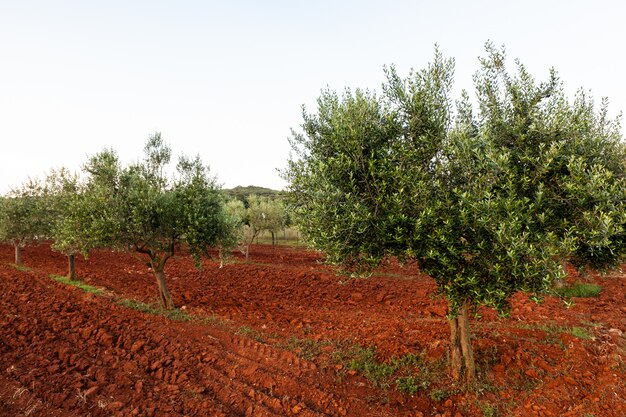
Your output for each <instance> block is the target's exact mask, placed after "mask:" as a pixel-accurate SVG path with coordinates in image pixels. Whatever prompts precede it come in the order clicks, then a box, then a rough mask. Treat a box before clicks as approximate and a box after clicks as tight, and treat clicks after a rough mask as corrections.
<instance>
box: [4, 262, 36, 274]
mask: <svg viewBox="0 0 626 417" xmlns="http://www.w3.org/2000/svg"><path fill="white" fill-rule="evenodd" d="M9 265H11V266H12V267H13V268H15V269H17V270H18V271H21V272H28V271H32V270H33V268H30V267H28V266H26V265H18V264H9Z"/></svg>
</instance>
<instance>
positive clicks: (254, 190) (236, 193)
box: [222, 185, 285, 200]
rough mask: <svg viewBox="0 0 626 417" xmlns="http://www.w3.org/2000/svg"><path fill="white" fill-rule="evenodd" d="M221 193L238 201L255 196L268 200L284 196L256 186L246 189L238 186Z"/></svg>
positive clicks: (280, 192)
mask: <svg viewBox="0 0 626 417" xmlns="http://www.w3.org/2000/svg"><path fill="white" fill-rule="evenodd" d="M222 191H223V192H225V193H226V194H228V195H229V196H231V197H234V198H238V199H240V200H245V199H246V197H248V196H250V195H252V194H255V195H258V196H263V197H269V198H272V199H273V198H277V197H283V196H284V195H285V192H284V191H278V190H272V189H271V188H265V187H258V186H256V185H248V186H247V187H243V186H241V185H238V186H237V187H235V188H230V189H229V188H224V189H222Z"/></svg>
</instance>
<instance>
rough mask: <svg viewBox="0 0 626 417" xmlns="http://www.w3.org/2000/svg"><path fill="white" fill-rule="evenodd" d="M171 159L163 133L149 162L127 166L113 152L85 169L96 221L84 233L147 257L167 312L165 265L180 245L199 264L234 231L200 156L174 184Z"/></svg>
mask: <svg viewBox="0 0 626 417" xmlns="http://www.w3.org/2000/svg"><path fill="white" fill-rule="evenodd" d="M170 159H171V150H170V148H169V147H168V146H167V145H166V144H165V143H164V142H163V140H162V138H161V135H160V134H159V133H156V134H155V135H152V136H151V137H150V138H149V140H148V142H147V144H146V146H145V157H144V159H143V160H142V161H140V162H138V163H134V164H130V165H129V166H127V167H122V166H121V164H120V162H119V160H118V158H117V155H116V154H115V152H113V151H111V150H105V151H103V152H101V153H100V154H97V155H95V156H94V157H92V158H91V159H90V160H89V162H88V163H87V164H86V165H85V170H86V172H87V173H88V183H87V189H86V191H85V195H86V199H87V206H88V207H91V208H93V209H94V211H93V212H92V214H93V217H94V219H93V221H92V222H91V223H90V224H89V225H88V227H87V228H86V229H83V231H82V233H88V234H92V236H94V239H95V240H96V241H98V242H100V243H101V244H107V245H110V246H113V247H115V248H117V249H118V250H126V251H130V252H132V253H136V254H138V255H139V256H140V257H143V259H145V260H146V264H147V265H148V266H149V267H150V268H151V270H152V272H153V273H154V275H155V278H156V282H157V287H158V296H159V300H160V302H161V304H162V305H163V306H164V307H166V308H173V307H174V302H173V299H172V296H171V294H170V292H169V289H168V287H167V283H166V277H165V264H166V262H167V261H168V260H169V259H170V258H171V257H172V256H173V255H174V254H175V253H176V252H177V250H178V247H179V246H180V245H185V246H187V247H188V249H189V251H190V252H191V254H192V256H193V257H194V259H195V261H196V265H197V266H200V265H201V258H202V256H203V255H205V254H206V253H207V249H208V247H210V246H213V245H216V244H218V243H220V242H225V241H228V240H229V238H228V236H227V235H228V234H229V233H231V230H232V228H230V227H229V226H228V225H229V222H228V219H227V217H226V215H225V213H224V211H223V201H222V197H221V194H220V193H219V190H218V186H217V185H216V181H215V178H213V177H212V176H210V175H209V169H208V167H206V166H205V165H203V164H202V162H201V161H200V159H199V158H195V159H190V158H186V157H181V158H180V159H179V162H178V164H177V167H176V170H177V175H176V176H175V178H174V179H173V180H171V179H169V178H168V177H167V175H166V172H165V171H166V167H167V165H168V163H169V162H170Z"/></svg>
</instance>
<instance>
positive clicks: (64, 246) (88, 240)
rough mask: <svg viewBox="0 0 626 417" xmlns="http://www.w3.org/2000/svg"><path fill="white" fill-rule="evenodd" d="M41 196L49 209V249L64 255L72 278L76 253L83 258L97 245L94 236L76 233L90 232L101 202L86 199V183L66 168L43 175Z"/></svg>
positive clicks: (68, 275)
mask: <svg viewBox="0 0 626 417" xmlns="http://www.w3.org/2000/svg"><path fill="white" fill-rule="evenodd" d="M44 198H45V201H46V204H47V206H48V208H49V211H50V217H51V225H50V231H49V238H50V239H51V240H52V241H53V243H52V249H53V250H55V251H58V252H61V253H63V254H64V255H66V256H67V261H68V273H67V277H68V278H69V279H70V280H75V279H76V254H79V253H80V254H82V255H83V256H84V257H87V256H88V255H89V251H90V250H91V249H93V248H95V247H98V246H101V244H102V243H101V242H100V241H98V239H97V238H98V235H97V234H92V233H80V232H79V231H83V230H85V231H90V232H91V231H93V230H94V229H95V228H94V227H92V222H94V221H95V219H97V218H98V217H99V214H98V211H100V210H102V209H103V207H102V206H101V202H98V201H97V200H96V199H88V198H87V195H86V184H85V183H84V182H83V181H81V180H80V178H79V176H78V175H76V174H75V173H72V172H70V171H69V170H68V169H67V168H60V169H54V170H52V171H50V172H49V173H48V175H47V176H46V182H45V190H44Z"/></svg>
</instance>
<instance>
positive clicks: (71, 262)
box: [67, 254, 76, 281]
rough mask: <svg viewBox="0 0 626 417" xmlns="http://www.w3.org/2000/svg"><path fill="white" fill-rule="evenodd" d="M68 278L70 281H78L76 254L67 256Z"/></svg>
mask: <svg viewBox="0 0 626 417" xmlns="http://www.w3.org/2000/svg"><path fill="white" fill-rule="evenodd" d="M67 270H68V272H67V278H68V279H69V280H70V281H74V280H75V279H76V258H75V256H74V254H71V255H67Z"/></svg>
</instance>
